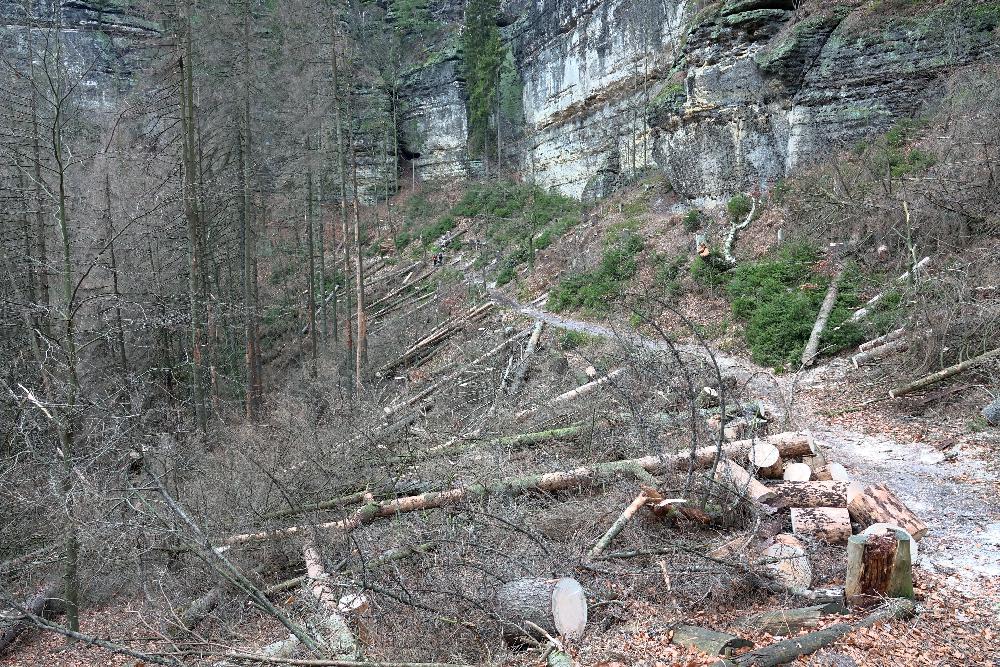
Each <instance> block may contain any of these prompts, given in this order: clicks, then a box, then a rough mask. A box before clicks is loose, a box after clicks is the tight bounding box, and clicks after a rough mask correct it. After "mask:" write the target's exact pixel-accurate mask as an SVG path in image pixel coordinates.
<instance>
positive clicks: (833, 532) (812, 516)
mask: <svg viewBox="0 0 1000 667" xmlns="http://www.w3.org/2000/svg"><path fill="white" fill-rule="evenodd" d="M845 495H846V489H845ZM845 500H846V498H845ZM792 532H793V533H795V534H796V535H808V536H809V537H815V538H816V539H820V540H823V541H824V542H827V543H829V544H843V543H844V542H846V541H847V538H849V537H850V536H851V515H850V514H849V513H848V512H847V509H846V508H843V507H793V508H792Z"/></svg>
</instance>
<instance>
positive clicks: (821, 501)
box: [768, 480, 848, 509]
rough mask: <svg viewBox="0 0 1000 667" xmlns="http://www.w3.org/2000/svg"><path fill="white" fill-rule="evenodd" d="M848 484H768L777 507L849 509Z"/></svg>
mask: <svg viewBox="0 0 1000 667" xmlns="http://www.w3.org/2000/svg"><path fill="white" fill-rule="evenodd" d="M847 487H848V482H839V481H838V482H835V481H832V480H830V481H811V482H790V481H787V480H775V481H773V482H769V483H768V488H770V489H771V492H772V494H773V498H772V500H771V501H770V502H771V504H772V505H775V506H776V507H841V508H844V509H846V508H847Z"/></svg>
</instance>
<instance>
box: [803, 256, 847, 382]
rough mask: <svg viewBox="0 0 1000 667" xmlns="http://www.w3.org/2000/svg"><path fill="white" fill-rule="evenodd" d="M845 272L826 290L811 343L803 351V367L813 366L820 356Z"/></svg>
mask: <svg viewBox="0 0 1000 667" xmlns="http://www.w3.org/2000/svg"><path fill="white" fill-rule="evenodd" d="M843 275H844V271H843V269H841V270H840V271H838V272H837V275H836V276H834V278H833V280H831V281H830V287H828V288H827V290H826V297H824V299H823V305H821V306H820V308H819V314H818V315H817V316H816V323H815V324H813V328H812V333H810V334H809V342H808V343H806V348H805V349H804V350H803V351H802V365H803V366H811V365H812V363H813V362H814V361H815V360H816V357H817V356H819V355H818V353H819V341H820V339H821V338H822V337H823V332H824V331H825V330H826V323H827V322H828V321H829V320H830V313H832V312H833V307H834V305H836V303H837V294H838V292H839V288H840V279H841V278H842V277H843Z"/></svg>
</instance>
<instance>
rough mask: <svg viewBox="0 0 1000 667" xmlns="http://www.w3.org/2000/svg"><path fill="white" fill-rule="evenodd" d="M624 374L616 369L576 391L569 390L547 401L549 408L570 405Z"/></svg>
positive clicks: (620, 369)
mask: <svg viewBox="0 0 1000 667" xmlns="http://www.w3.org/2000/svg"><path fill="white" fill-rule="evenodd" d="M624 372H625V369H624V368H617V369H615V370H613V371H611V372H610V373H608V374H607V375H605V376H604V377H600V378H597V379H596V380H594V381H593V382H588V383H587V384H585V385H581V386H579V387H577V388H576V389H571V390H570V391H567V392H565V393H563V394H559V395H558V396H556V397H555V398H553V399H552V400H551V401H549V406H552V407H554V406H557V405H564V404H566V403H571V402H573V401H575V400H576V399H578V398H581V397H583V396H587V395H588V394H592V393H594V392H595V391H597V390H598V389H599V388H600V387H601V386H602V385H604V384H606V383H608V382H611V381H612V380H614V379H615V378H616V377H618V376H619V375H621V374H622V373H624Z"/></svg>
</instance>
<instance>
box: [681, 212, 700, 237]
mask: <svg viewBox="0 0 1000 667" xmlns="http://www.w3.org/2000/svg"><path fill="white" fill-rule="evenodd" d="M701 223H702V213H701V210H700V209H697V208H693V209H691V210H690V211H688V212H687V213H685V214H684V230H685V231H688V232H696V231H698V230H699V229H701Z"/></svg>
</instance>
